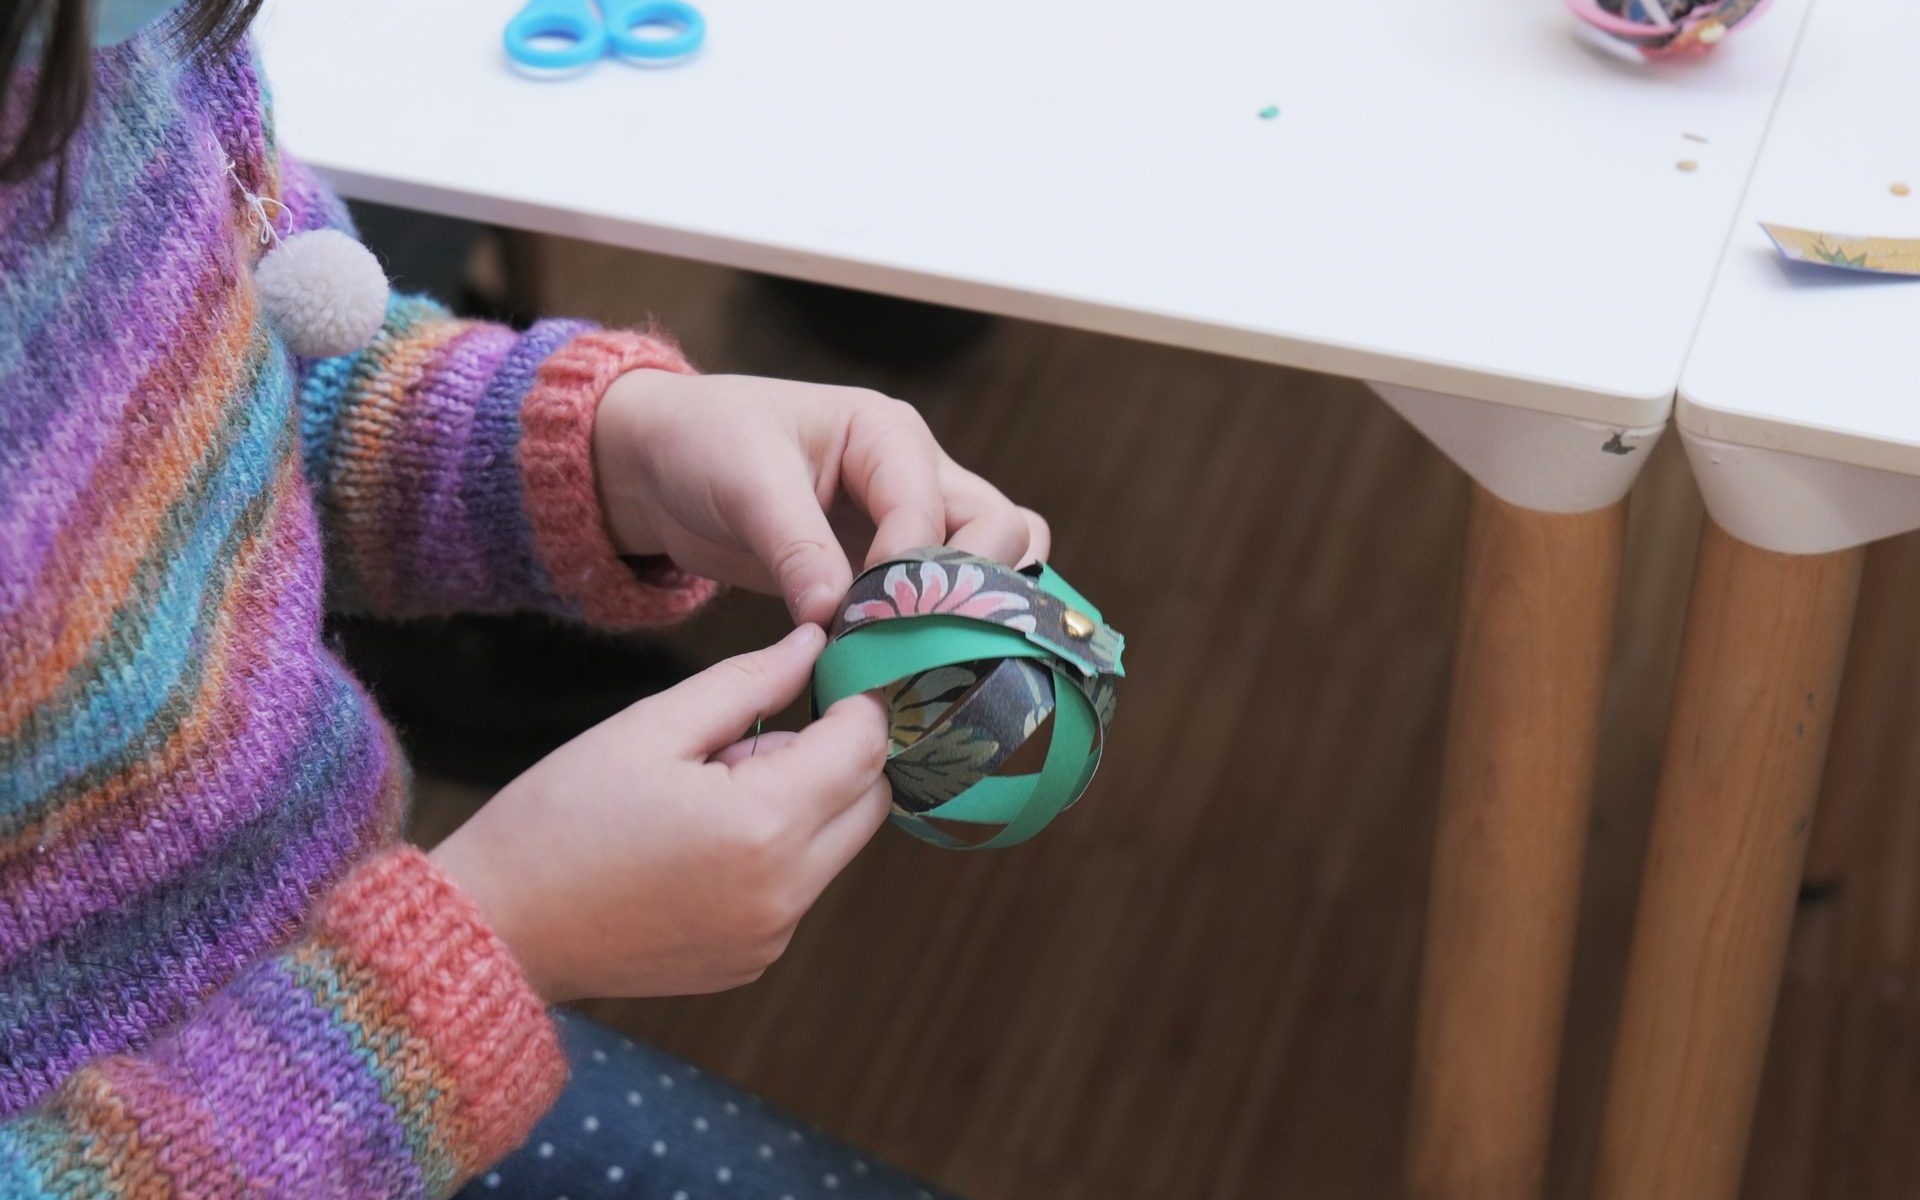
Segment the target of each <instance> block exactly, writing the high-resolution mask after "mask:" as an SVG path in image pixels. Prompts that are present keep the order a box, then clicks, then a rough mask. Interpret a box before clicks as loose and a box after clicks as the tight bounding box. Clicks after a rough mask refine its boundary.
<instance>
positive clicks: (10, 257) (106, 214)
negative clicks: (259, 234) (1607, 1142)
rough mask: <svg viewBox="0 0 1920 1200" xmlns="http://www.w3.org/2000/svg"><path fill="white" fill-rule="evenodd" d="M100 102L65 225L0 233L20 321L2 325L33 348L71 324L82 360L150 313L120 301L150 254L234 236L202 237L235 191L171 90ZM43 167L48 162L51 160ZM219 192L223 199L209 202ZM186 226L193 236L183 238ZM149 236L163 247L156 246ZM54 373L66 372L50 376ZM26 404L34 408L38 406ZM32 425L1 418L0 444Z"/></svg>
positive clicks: (1, 275)
mask: <svg viewBox="0 0 1920 1200" xmlns="http://www.w3.org/2000/svg"><path fill="white" fill-rule="evenodd" d="M102 107H103V108H105V109H106V110H107V112H108V115H107V116H106V117H104V118H103V122H102V123H103V125H104V128H99V129H97V130H96V131H95V132H94V150H95V153H94V154H93V155H92V156H91V157H92V158H93V159H94V160H97V162H98V163H99V169H98V172H97V173H96V174H95V175H89V176H87V177H76V178H74V179H73V180H72V181H71V182H70V185H69V187H70V190H71V191H72V192H73V193H74V194H73V195H72V211H70V213H69V214H68V221H67V224H66V225H65V226H63V227H62V230H61V231H60V232H58V233H57V234H54V235H52V236H50V237H47V236H45V235H43V237H31V236H29V237H19V238H4V239H0V280H4V281H5V288H6V290H7V291H9V292H12V293H13V295H14V297H15V298H16V302H17V303H18V304H19V305H20V310H19V312H18V314H17V316H16V322H17V323H16V325H15V327H14V328H12V329H9V330H8V331H7V332H8V333H9V334H10V335H14V336H18V337H22V338H25V339H27V345H28V347H29V349H31V347H32V345H33V340H34V339H35V338H37V337H39V336H41V335H42V334H43V333H45V332H46V331H47V330H49V329H58V328H60V327H62V326H67V325H73V326H77V327H78V328H79V331H80V333H81V339H80V341H79V343H78V344H77V345H69V346H66V347H64V348H65V349H67V350H68V351H69V352H70V354H71V352H72V351H74V350H81V351H84V353H80V354H72V357H74V358H77V359H81V360H84V359H87V358H91V357H93V356H95V355H98V354H99V353H100V351H101V350H102V349H103V348H106V347H113V348H115V349H118V350H124V349H125V347H126V342H127V341H128V340H129V339H128V334H129V330H128V329H127V328H126V326H125V325H124V324H123V323H122V322H123V321H125V320H129V319H132V320H138V319H139V318H140V317H142V316H144V315H145V313H144V311H142V310H136V311H129V310H128V309H127V308H126V306H125V303H124V301H125V299H126V296H127V295H128V294H129V292H130V290H131V289H133V288H135V287H136V286H137V285H138V284H139V283H140V282H141V279H140V277H141V276H142V275H143V274H145V273H147V272H148V271H150V270H152V262H153V260H154V259H156V258H158V259H160V260H161V261H162V263H164V261H165V260H166V258H167V256H168V255H167V251H169V250H171V251H174V252H181V253H192V254H206V253H210V252H211V253H217V252H219V251H221V250H222V249H226V250H227V252H228V253H229V254H230V253H231V248H230V247H226V246H223V245H222V243H220V242H218V241H209V240H208V234H209V233H210V231H212V230H215V229H218V228H222V227H226V226H229V225H230V224H231V220H232V210H233V202H232V198H231V194H230V193H228V194H227V195H225V196H224V197H221V193H220V189H221V187H222V183H223V181H224V180H225V175H224V174H223V173H221V172H220V171H219V170H218V168H217V167H216V166H215V162H216V161H217V160H214V159H212V158H210V157H209V155H210V153H211V152H212V147H211V146H210V145H209V144H208V142H207V141H206V139H205V137H204V134H203V131H202V130H201V129H200V128H199V127H198V126H197V125H196V124H195V123H194V122H192V121H183V120H181V119H180V113H179V105H178V104H177V103H176V102H175V98H174V97H173V96H172V95H171V94H170V91H169V89H167V88H165V87H148V88H142V89H138V90H136V91H135V92H134V93H133V94H129V95H126V96H118V97H113V98H112V99H111V101H103V102H102ZM45 171H46V173H47V174H48V175H51V174H52V173H53V169H52V168H51V167H49V168H45ZM216 197H220V200H219V202H214V199H215V198H216ZM182 232H184V233H186V234H188V235H190V236H187V237H181V236H180V234H181V233H182ZM156 247H160V248H162V252H161V253H160V254H158V255H156V253H155V250H156ZM225 290H226V289H221V291H222V292H224V291H225ZM0 346H4V343H0ZM53 348H56V349H58V348H61V347H53ZM13 353H14V348H7V354H5V355H0V364H5V365H6V367H7V368H8V369H10V370H17V369H18V368H19V365H20V364H19V363H17V362H14V361H12V357H11V356H12V354H13ZM24 361H26V362H28V363H35V362H41V363H42V364H43V365H45V366H50V367H52V368H54V369H55V370H59V369H62V368H65V367H68V366H70V365H73V364H71V363H68V362H64V361H55V362H52V363H44V361H43V360H42V359H41V358H40V356H38V355H33V354H28V355H27V356H26V357H25V360H24ZM50 382H52V383H54V384H56V385H66V384H70V383H71V382H72V381H70V380H66V379H62V378H58V377H56V378H55V379H54V380H52V381H50ZM35 407H38V406H35ZM24 415H26V416H33V415H34V411H33V409H31V408H30V409H29V410H28V412H27V413H26V414H24ZM37 428H38V426H37V425H34V424H32V423H30V422H24V421H21V420H19V419H14V420H11V421H9V422H8V423H7V424H5V425H0V452H4V451H6V450H8V449H10V448H11V443H12V440H13V439H15V438H18V437H21V436H23V435H28V434H31V433H32V432H34V431H35V430H36V429H37ZM3 457H5V455H4V453H0V458H3Z"/></svg>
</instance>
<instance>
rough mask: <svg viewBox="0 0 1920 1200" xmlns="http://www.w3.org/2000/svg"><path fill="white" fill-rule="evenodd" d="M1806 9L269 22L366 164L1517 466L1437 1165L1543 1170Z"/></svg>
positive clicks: (1491, 555) (512, 0) (1445, 1054)
mask: <svg viewBox="0 0 1920 1200" xmlns="http://www.w3.org/2000/svg"><path fill="white" fill-rule="evenodd" d="M1807 4H1808V0H1777V3H1776V4H1775V6H1774V10H1773V11H1772V12H1771V13H1770V14H1769V15H1768V16H1767V17H1766V18H1765V19H1763V20H1761V21H1759V22H1757V23H1756V24H1754V25H1753V26H1751V27H1749V28H1746V29H1742V30H1741V31H1740V32H1739V33H1738V34H1737V35H1736V37H1734V38H1732V39H1730V40H1729V44H1728V45H1727V46H1726V47H1725V48H1724V49H1723V50H1722V51H1720V52H1719V53H1717V54H1715V55H1714V56H1712V57H1711V58H1710V59H1708V60H1706V61H1704V62H1698V63H1691V64H1680V65H1677V66H1668V67H1649V66H1648V65H1646V64H1644V63H1641V62H1639V61H1638V60H1630V59H1628V58H1623V57H1619V56H1615V55H1613V54H1610V53H1608V52H1606V51H1604V50H1598V49H1595V48H1594V47H1593V46H1592V45H1590V44H1589V43H1587V42H1585V41H1583V40H1581V39H1579V38H1577V37H1576V36H1575V35H1574V31H1573V21H1572V18H1570V17H1569V16H1568V15H1567V13H1566V12H1565V10H1564V9H1563V7H1562V6H1561V5H1560V4H1559V3H1558V2H1557V0H1521V2H1519V3H1516V2H1515V0H1459V2H1456V3H1452V4H1433V3H1427V2H1422V0H1401V2H1399V3H1396V4H1380V5H1350V4H1348V5H1343V4H1325V3H1321V4H1276V3H1260V2H1256V0H1232V2H1230V0H1196V2H1194V3H1190V4H1186V5H1181V6H1174V7H1171V8H1170V7H1168V6H1167V5H1164V4H1156V3H1148V2H1146V0H1053V2H1052V3H1046V4H1037V5H1026V6H1021V7H1018V8H1016V9H1008V10H982V9H979V8H977V7H974V8H964V7H960V6H954V5H931V4H915V3H901V2H899V0H833V3H830V4H824V5H821V4H812V5H800V4H790V3H774V2H772V0H703V2H702V7H703V9H704V11H705V13H706V15H707V18H708V21H709V25H710V29H711V36H710V40H709V44H708V46H707V48H706V49H705V50H704V51H702V53H701V55H700V57H699V58H698V59H697V60H695V61H694V62H692V63H690V64H687V65H685V66H682V67H679V68H675V69H671V70H664V71H645V70H639V69H635V68H631V67H627V66H625V65H623V64H620V63H616V62H612V61H609V62H606V63H603V64H601V65H600V66H599V67H597V68H596V69H594V70H593V71H591V72H590V73H588V74H587V75H585V76H584V77H581V78H577V79H572V80H568V81H565V82H558V83H555V82H533V81H529V80H526V79H523V78H521V77H518V76H516V75H514V74H512V73H511V72H510V71H509V70H508V68H507V66H506V65H505V62H504V59H503V56H502V53H501V50H500V31H501V29H502V27H503V26H504V24H505V22H506V20H507V18H508V17H509V15H510V14H511V13H512V12H513V11H514V10H515V8H516V7H517V2H516V0H274V2H273V3H271V4H270V6H269V9H268V11H267V13H266V15H265V16H264V17H263V19H262V21H261V24H260V30H261V34H262V38H263V42H264V45H265V48H266V57H267V64H268V67H269V73H270V75H271V77H272V79H273V81H274V84H275V87H276V89H277V95H278V98H279V108H280V122H281V126H280V127H281V134H282V140H283V143H284V144H285V145H287V146H288V147H290V148H292V149H293V150H294V151H295V152H297V153H298V154H300V155H301V156H303V157H304V158H305V159H306V160H307V161H309V162H310V163H312V164H313V165H314V166H315V167H317V168H318V169H319V170H320V171H321V172H322V173H323V174H324V175H325V176H327V177H328V178H329V179H330V180H331V181H332V182H333V183H335V184H336V185H337V186H338V187H339V188H341V189H342V190H343V191H345V192H346V193H348V194H349V195H353V196H357V197H361V198H365V199H371V200H377V201H384V202H388V203H394V204H400V205H405V206H410V207H415V208H422V209H428V210H433V211H437V212H442V213H447V214H451V215H457V216H462V217H468V218H473V219H479V220H485V221H491V222H496V223H500V224H506V225H512V226H517V227H521V228H527V229H533V230H538V231H544V232H549V233H558V234H566V235H571V236H576V237H584V238H590V239H595V240H599V241H602V242H606V243H611V244H617V245H623V246H631V247H636V248H639V249H645V250H652V251H659V252H665V253H669V254H677V255H683V256H688V257H694V258H700V259H705V260H709V261H713V262H718V263H723V264H727V265H731V266H736V267H744V268H749V269H754V270H760V271H768V272H773V273H777V274H783V275H791V276H798V277H803V278H807V279H812V280H817V281H821V282H826V283H833V284H840V285H846V286H852V287H858V288H865V289H870V290H874V291H880V292H888V293H894V294H899V295H905V296H910V297H913V298H917V299H922V300H930V301H936V302H940V303H946V304H954V305H961V306H966V307H970V308H976V309H983V310H987V311H991V312H996V313H1003V314H1007V315H1011V316H1018V317H1025V318H1031V319H1036V320H1042V321H1048V322H1054V323H1058V324H1063V325H1072V326H1078V327H1082V328H1087V329H1093V330H1099V331H1103V332H1107V333H1114V334H1120V335H1125V336H1130V337H1138V338H1146V339H1152V340H1158V341H1165V342H1173V343H1178V344H1181V345H1186V346H1191V347H1196V348H1200V349H1205V350H1213V351H1219V352H1222V353H1227V354H1233V355H1239V356H1244V357H1249V358H1256V359H1261V360H1265V361H1270V362H1275V363H1283V364H1287V365H1291V366H1297V367H1304V368H1310V369H1314V370H1320V371H1327V372H1333V373H1338V374H1343V375H1351V376H1356V377H1359V378H1362V379H1366V380H1369V381H1371V382H1373V383H1374V384H1375V385H1376V386H1377V387H1378V388H1379V389H1380V391H1381V393H1382V395H1383V396H1384V397H1385V398H1386V399H1387V400H1388V402H1389V403H1391V404H1393V405H1394V407H1395V408H1396V409H1398V410H1399V411H1400V412H1401V413H1402V414H1403V415H1405V416H1406V417H1407V418H1408V419H1409V420H1411V421H1412V422H1413V423H1414V424H1415V425H1417V426H1418V427H1419V428H1420V429H1421V430H1422V431H1423V432H1425V433H1426V434H1427V435H1428V436H1429V437H1431V438H1432V439H1433V440H1434V441H1435V442H1436V444H1438V445H1439V446H1440V448H1441V449H1442V450H1443V451H1445V452H1446V453H1448V454H1449V455H1450V456H1452V457H1453V458H1454V459H1455V461H1457V462H1459V463H1460V465H1461V466H1462V467H1463V468H1464V469H1466V470H1467V471H1468V472H1469V473H1470V474H1472V475H1473V477H1474V478H1475V480H1476V481H1477V482H1478V483H1479V484H1480V485H1481V486H1480V487H1479V488H1477V489H1476V490H1475V500H1474V511H1473V516H1472V519H1471V527H1470V533H1469V539H1468V540H1469V547H1468V555H1467V561H1466V567H1465V576H1464V579H1465V582H1464V585H1463V599H1462V605H1461V620H1460V628H1459V638H1460V642H1459V645H1460V647H1461V649H1460V651H1459V654H1458V655H1457V659H1458V665H1457V670H1456V679H1455V685H1454V695H1453V701H1452V704H1453V732H1452V734H1451V736H1450V739H1449V748H1448V755H1447V765H1446V768H1445V782H1444V785H1443V788H1442V816H1441V822H1440V835H1439V843H1438V847H1437V850H1436V870H1435V881H1434V892H1433V904H1432V913H1431V916H1430V925H1431V931H1430V935H1429V938H1430V948H1429V970H1428V981H1427V986H1426V994H1425V998H1424V1000H1423V1011H1422V1018H1421V1029H1422V1032H1421V1038H1420V1045H1421V1049H1420V1052H1419V1053H1420V1059H1419V1064H1418V1068H1417V1071H1416V1076H1417V1081H1418V1082H1417V1084H1416V1099H1415V1117H1414V1125H1415V1131H1414V1144H1413V1148H1412V1156H1411V1163H1412V1172H1413V1176H1414V1188H1415V1190H1416V1192H1417V1194H1418V1195H1420V1196H1421V1197H1468V1196H1471V1197H1474V1198H1475V1200H1488V1198H1491V1200H1505V1198H1508V1197H1516V1198H1521V1200H1527V1198H1530V1197H1531V1196H1532V1195H1533V1193H1534V1192H1535V1191H1536V1190H1537V1187H1538V1180H1539V1176H1540V1171H1541V1165H1542V1162H1543V1160H1544V1155H1545V1149H1546V1138H1547V1129H1548V1120H1547V1117H1548V1113H1549V1111H1550V1106H1551V1098H1552V1092H1553V1086H1554V1078H1555V1072H1556V1068H1557V1058H1558V1048H1559V1040H1560V1028H1561V1013H1562V1009H1563V1006H1564V998H1565V991H1566V980H1567V971H1568V966H1569V962H1570V951H1571V946H1572V934H1573V928H1574V921H1573V916H1574V906H1575V903H1576V898H1577V892H1578V877H1579V863H1580V859H1581V856H1582V852H1583V849H1584V840H1585V829H1586V812H1587V805H1588V800H1589V789H1590V786H1591V768H1592V765H1593V758H1594V754H1595V749H1596V741H1597V735H1598V730H1599V715H1600V703H1601V698H1602V696H1603V693H1604V683H1605V667H1606V661H1607V652H1608V646H1609V643H1610V638H1611V626H1612V610H1613V597H1614V592H1615V587H1616V585H1617V580H1618V570H1619V554H1620V544H1621V537H1622V531H1623V529H1624V523H1625V509H1624V499H1623V498H1624V496H1625V493H1626V490H1627V488H1628V486H1629V485H1630V484H1631V483H1632V480H1633V478H1634V476H1635V474H1636V473H1637V471H1638V469H1639V467H1640V464H1641V463H1642V462H1643V461H1644V460H1645V458H1646V454H1645V453H1644V450H1645V448H1646V447H1648V446H1650V445H1651V442H1652V440H1653V439H1654V438H1655V437H1657V436H1658V435H1659V433H1660V431H1661V430H1662V429H1663V428H1664V427H1665V424H1666V421H1667V419H1668V416H1669V413H1670V407H1671V402H1672V396H1673V391H1674V387H1675V384H1676V382H1677V381H1678V379H1679V377H1680V371H1681V367H1682V364H1683V361H1684V359H1685V356H1686V352H1687V348H1688V344H1689V342H1690V339H1691V337H1692V334H1693V331H1694V327H1695V324H1696V321H1697V319H1698V316H1699V313H1700V310H1701V307H1702V305H1703V303H1704V300H1705V297H1706V294H1707V291H1708V288H1709V285H1710V283H1711V281H1712V278H1713V274H1714V270H1715V266H1716V264H1717V262H1718V261H1719V258H1720V252H1721V249H1722V246H1723V244H1724V242H1725V239H1726V236H1727V233H1728V230H1729V228H1730V226H1731V223H1732V218H1733V215H1734V213H1735V210H1736V208H1737V207H1738V204H1739V199H1740V195H1741V192H1742V189H1743V187H1744V185H1745V182H1746V178H1747V175H1748V171H1749V169H1750V166H1751V163H1752V161H1753V159H1754V156H1755V155H1756V153H1757V151H1758V148H1759V146H1760V142H1761V138H1762V136H1763V133H1764V130H1765V126H1766V121H1767V117H1768V114H1769V112H1770V111H1771V109H1772V106H1773V103H1774V100H1775V97H1776V95H1777V93H1778V91H1779V88H1780V84H1781V80H1782V79H1783V77H1784V74H1785V71H1786V66H1787V63H1788V60H1789V58H1790V57H1791V52H1792V48H1793V45H1794V42H1795V40H1796V38H1797V36H1798V32H1799V27H1800V25H1801V23H1802V20H1803V17H1804V14H1805V12H1806V10H1807ZM1269 105H1273V106H1277V107H1278V109H1279V110H1280V111H1279V115H1278V116H1276V117H1272V118H1266V117H1263V116H1261V115H1260V114H1261V111H1262V110H1263V109H1265V108H1267V107H1268V106H1269ZM1683 161H1685V162H1687V163H1690V164H1693V167H1694V169H1688V170H1683V169H1681V168H1680V166H1679V164H1681V163H1682V162H1683Z"/></svg>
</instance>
